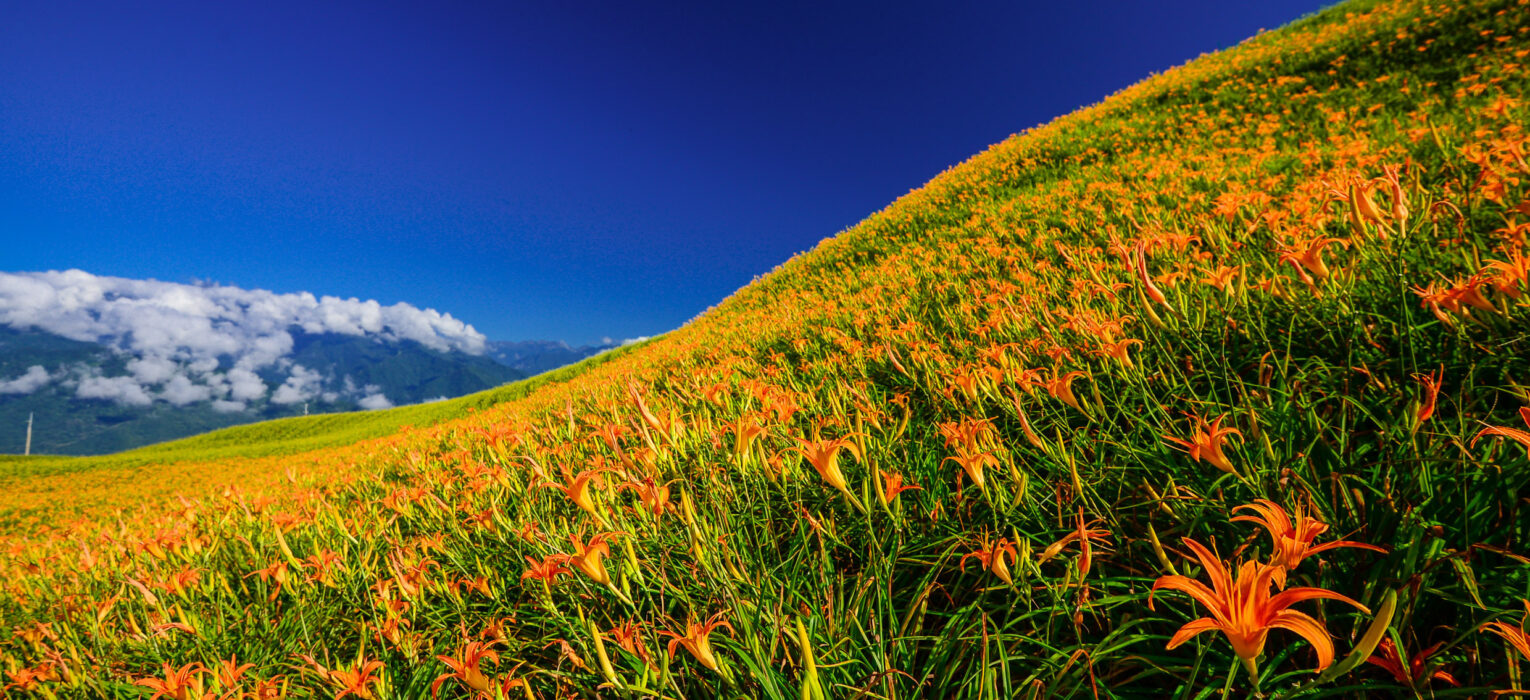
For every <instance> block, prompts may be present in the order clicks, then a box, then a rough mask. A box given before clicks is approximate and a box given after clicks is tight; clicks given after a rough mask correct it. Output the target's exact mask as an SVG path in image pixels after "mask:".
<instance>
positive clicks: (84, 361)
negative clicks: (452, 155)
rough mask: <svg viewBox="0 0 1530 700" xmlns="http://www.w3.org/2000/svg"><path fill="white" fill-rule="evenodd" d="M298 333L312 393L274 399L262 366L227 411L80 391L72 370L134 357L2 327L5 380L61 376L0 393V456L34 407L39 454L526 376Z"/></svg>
mask: <svg viewBox="0 0 1530 700" xmlns="http://www.w3.org/2000/svg"><path fill="white" fill-rule="evenodd" d="M293 338H294V343H293V347H292V350H291V354H290V355H289V356H288V362H289V364H290V365H293V366H300V367H303V368H305V369H306V370H307V371H308V372H310V373H311V375H307V376H311V377H312V378H313V380H314V383H313V385H312V386H311V387H309V389H310V391H311V393H313V394H314V396H313V397H312V398H311V399H293V400H289V401H287V402H285V403H279V402H277V401H276V400H275V398H276V394H275V392H276V391H278V390H279V389H280V387H281V386H282V384H283V383H284V382H283V379H284V377H283V376H282V375H280V374H277V373H274V372H262V373H261V380H262V381H264V382H265V383H266V385H267V389H268V391H267V393H266V396H267V398H264V399H262V400H252V401H249V402H247V403H246V405H245V406H244V407H243V408H241V409H238V410H220V408H219V406H217V405H215V404H214V403H213V402H211V401H208V400H199V401H192V402H189V403H184V404H176V403H172V402H168V401H164V400H155V401H152V402H150V403H148V404H147V405H137V404H131V403H124V402H122V401H118V400H112V399H108V398H82V397H81V396H80V391H79V381H78V380H77V379H75V378H77V377H86V376H100V377H105V378H112V377H123V376H126V375H127V373H128V368H127V363H128V361H129V358H127V357H124V356H122V355H119V354H117V353H114V352H112V351H110V350H109V349H107V348H106V347H104V346H101V345H97V344H93V343H85V342H80V341H76V340H70V339H68V338H63V337H60V336H57V335H53V334H51V333H47V332H44V331H38V330H16V329H14V328H9V327H4V326H0V380H5V379H12V378H15V377H24V376H26V373H27V372H28V370H29V369H30V368H32V367H42V368H45V371H47V372H49V373H51V374H52V375H54V376H55V377H56V378H58V379H57V380H56V381H53V382H49V383H48V384H45V385H43V386H41V387H40V388H38V389H35V390H32V391H30V392H28V393H5V392H0V454H5V453H9V454H20V453H21V452H22V451H23V449H24V443H25V439H26V437H25V431H26V423H27V417H28V416H29V415H32V416H34V419H33V425H34V427H33V437H32V453H33V454H71V455H89V454H104V453H110V452H119V451H122V450H127V449H132V448H135V447H139V446H143V445H149V444H153V443H157V442H163V441H165V440H171V439H175V438H180V437H185V436H188V435H196V434H198V433H204V432H207V431H209V430H215V429H218V428H223V427H227V426H231V425H240V424H244V423H251V422H256V421H262V420H270V419H273V418H281V417H287V416H301V415H304V413H305V412H309V413H333V412H344V411H355V410H358V409H360V408H377V407H382V406H386V405H403V404H413V403H419V402H422V401H429V400H436V399H444V398H454V397H457V396H463V395H465V394H470V393H473V392H476V391H482V390H484V389H489V388H492V387H496V386H499V385H501V384H504V383H506V382H511V381H515V380H517V379H521V378H523V377H525V376H527V375H526V373H523V372H520V371H517V370H514V369H512V368H509V367H506V366H504V365H501V364H499V363H496V362H494V361H493V360H491V359H489V358H488V357H485V356H481V355H477V356H475V355H469V354H467V353H464V352H461V351H457V350H452V351H447V352H443V351H440V350H434V349H431V348H427V347H425V346H423V345H421V344H419V343H417V342H414V341H411V340H398V341H387V342H384V341H379V340H376V339H373V338H367V337H360V336H351V335H340V334H335V333H321V334H308V333H302V332H298V331H294V332H293ZM378 397H381V399H379V398H378Z"/></svg>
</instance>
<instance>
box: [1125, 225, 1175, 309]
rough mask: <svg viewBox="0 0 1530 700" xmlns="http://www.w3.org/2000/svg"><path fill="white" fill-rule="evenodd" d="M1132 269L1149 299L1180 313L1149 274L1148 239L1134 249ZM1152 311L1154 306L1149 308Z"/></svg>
mask: <svg viewBox="0 0 1530 700" xmlns="http://www.w3.org/2000/svg"><path fill="white" fill-rule="evenodd" d="M1132 271H1133V272H1135V273H1136V274H1137V282H1138V283H1140V284H1141V285H1142V290H1143V293H1144V294H1146V295H1147V297H1148V298H1149V299H1152V300H1153V301H1155V302H1158V303H1159V304H1162V305H1163V306H1164V308H1166V309H1168V310H1170V311H1173V312H1174V313H1176V314H1177V313H1179V310H1178V309H1175V308H1174V307H1173V306H1171V305H1169V300H1168V298H1167V297H1165V296H1164V295H1163V290H1161V289H1159V288H1158V285H1156V284H1153V278H1152V276H1151V275H1149V274H1148V269H1147V241H1146V240H1140V241H1137V246H1136V248H1135V249H1134V250H1133V255H1132ZM1152 312H1153V310H1152V308H1151V307H1150V308H1148V313H1149V314H1152ZM1154 318H1157V316H1156V315H1155V316H1154Z"/></svg>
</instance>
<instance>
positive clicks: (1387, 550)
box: [0, 0, 1530, 700]
mask: <svg viewBox="0 0 1530 700" xmlns="http://www.w3.org/2000/svg"><path fill="white" fill-rule="evenodd" d="M1527 64H1530V4H1527V3H1526V2H1523V1H1516V0H1468V1H1465V2H1413V1H1400V2H1390V3H1382V2H1365V1H1359V2H1350V3H1346V4H1343V5H1340V6H1338V7H1335V8H1332V9H1330V10H1327V11H1324V12H1323V13H1320V14H1318V15H1316V16H1313V17H1309V18H1306V19H1303V20H1301V21H1299V22H1297V23H1296V24H1293V25H1291V26H1289V27H1286V28H1284V29H1281V30H1279V31H1275V32H1270V33H1265V34H1261V35H1259V36H1257V37H1254V38H1252V39H1250V40H1248V41H1246V42H1244V43H1243V44H1240V45H1239V46H1237V47H1234V48H1232V49H1229V50H1227V51H1223V52H1220V53H1217V54H1214V55H1209V56H1205V57H1202V58H1200V59H1198V60H1196V61H1193V62H1191V63H1189V64H1187V65H1185V66H1182V67H1179V68H1177V69H1174V70H1172V71H1169V72H1166V73H1163V74H1161V75H1157V76H1154V77H1151V78H1149V79H1147V80H1145V81H1143V82H1141V83H1139V84H1137V85H1135V86H1133V87H1131V88H1128V89H1126V90H1124V91H1122V92H1121V93H1118V94H1116V95H1113V96H1111V97H1109V98H1108V99H1105V100H1103V101H1102V102H1101V103H1099V104H1097V105H1094V106H1091V107H1088V108H1085V109H1083V110H1080V111H1078V112H1076V113H1073V114H1071V115H1068V116H1065V117H1062V118H1060V119H1058V120H1056V121H1054V122H1052V123H1050V124H1047V125H1044V126H1040V127H1037V128H1034V129H1032V130H1029V131H1026V132H1024V133H1021V134H1018V135H1016V136H1013V137H1011V138H1009V139H1007V140H1005V141H1004V142H1002V143H999V144H997V145H995V146H993V147H992V148H990V149H989V150H987V151H985V152H983V153H981V154H979V155H976V156H974V157H973V158H971V159H970V160H968V161H967V162H965V163H962V164H960V165H957V166H955V167H952V168H951V169H949V170H947V171H946V172H944V173H942V174H940V175H939V176H938V177H936V178H935V179H934V180H932V181H931V182H930V183H929V184H927V185H926V186H925V187H923V188H921V189H919V190H916V191H914V192H911V193H909V194H908V195H906V196H904V197H902V198H900V199H898V200H897V201H896V202H894V203H893V204H891V205H890V206H889V207H887V208H886V209H884V210H883V211H881V212H878V213H876V214H874V215H872V216H871V217H869V218H867V219H866V220H865V221H864V222H862V223H861V224H859V225H858V226H856V227H854V228H852V229H850V230H848V231H845V232H843V233H841V234H839V235H838V236H835V237H833V238H830V239H828V240H826V241H824V242H823V243H822V244H821V245H819V246H818V247H817V248H816V249H814V250H812V251H810V252H807V253H804V254H802V255H799V256H797V257H795V258H793V259H792V260H790V261H788V262H786V263H785V264H783V265H782V266H781V267H779V268H778V269H776V270H775V271H773V272H771V273H770V274H768V275H766V276H763V277H761V278H760V279H758V280H756V281H755V282H754V283H753V284H751V285H749V286H748V287H745V288H744V289H742V290H740V291H739V292H737V293H735V294H734V295H733V296H731V297H729V298H728V299H726V300H724V301H722V302H721V303H720V304H719V305H718V306H717V307H715V308H713V309H711V310H708V311H707V312H706V313H704V314H702V315H701V316H700V317H698V318H697V319H695V320H694V321H692V322H691V323H689V324H687V325H686V326H684V327H682V328H680V329H678V330H676V331H673V332H671V333H669V334H667V335H665V336H663V337H661V338H658V339H656V340H654V341H652V342H650V343H648V344H646V345H645V346H643V347H640V348H635V349H633V350H632V351H630V352H626V353H623V354H621V355H620V356H617V357H613V358H611V359H609V360H607V361H604V362H602V363H598V364H596V363H592V364H589V365H587V366H584V367H582V368H581V370H580V371H576V372H568V373H565V374H563V375H560V376H559V377H558V378H557V379H556V380H555V381H547V382H545V383H542V384H540V385H539V386H537V387H536V388H535V390H533V391H529V392H523V393H524V395H523V396H522V395H517V396H516V397H515V398H512V399H511V400H507V401H504V402H500V403H496V404H493V405H491V406H487V407H484V408H481V409H478V410H473V411H464V412H462V413H461V415H459V416H456V417H454V418H452V419H450V420H446V421H445V422H440V423H437V424H434V425H430V426H429V427H422V428H406V429H403V430H399V431H397V432H394V433H392V434H389V435H386V436H383V437H377V438H371V439H367V440H363V441H359V442H355V443H353V444H349V445H345V446H340V447H325V448H322V449H316V450H311V451H306V452H301V453H297V454H274V453H273V454H267V455H264V456H257V457H238V458H234V457H227V458H225V457H222V456H221V453H220V455H218V457H219V458H216V459H213V458H208V457H198V456H197V455H196V454H195V453H194V452H188V451H185V450H183V451H181V452H177V453H176V456H177V459H175V460H167V461H166V463H165V464H163V465H143V466H136V467H134V468H131V469H127V468H112V469H105V468H103V469H100V470H96V471H92V470H91V469H90V468H88V466H77V467H72V468H71V469H70V470H69V471H68V472H61V473H48V472H47V470H37V473H28V474H24V475H21V476H17V477H13V479H12V482H11V485H10V487H8V490H9V491H11V494H10V495H0V523H4V524H5V526H6V527H7V530H6V531H5V532H4V533H3V534H0V552H4V557H3V558H0V574H3V577H0V591H3V592H0V673H3V680H0V687H3V688H4V689H5V691H4V692H5V693H7V694H12V695H16V696H18V697H26V696H28V695H35V696H37V697H46V698H53V697H57V698H95V697H110V698H175V699H176V700H186V699H188V698H198V699H200V698H276V697H296V698H307V697H320V698H342V697H359V698H379V699H380V698H414V697H427V696H443V697H488V698H556V697H597V696H599V697H619V698H649V697H666V698H681V697H685V698H714V697H763V698H801V699H803V700H811V699H823V698H888V699H892V698H1011V697H1020V698H1137V697H1141V698H1169V697H1173V698H1187V699H1189V698H1208V697H1222V696H1224V695H1231V696H1234V697H1245V696H1250V695H1253V694H1255V693H1258V694H1262V695H1263V696H1266V697H1279V698H1297V697H1301V698H1318V697H1354V698H1359V697H1489V696H1491V695H1492V694H1494V693H1499V692H1515V691H1525V690H1526V689H1530V678H1526V676H1527V674H1530V637H1527V634H1526V620H1525V618H1526V616H1527V615H1530V603H1526V602H1525V601H1526V599H1527V598H1530V384H1527V382H1530V279H1527V277H1530V257H1527V255H1530V253H1527V236H1530V162H1527V158H1530V136H1527V134H1526V133H1525V131H1526V125H1527V124H1530V105H1527V103H1526V101H1525V99H1526V87H1527V84H1530V72H1527V67H1526V66H1527ZM786 204H787V205H788V206H789V203H786ZM21 493H24V494H28V495H27V497H26V498H21V497H19V496H17V495H16V494H21ZM23 512H24V513H25V517H17V514H18V513H23Z"/></svg>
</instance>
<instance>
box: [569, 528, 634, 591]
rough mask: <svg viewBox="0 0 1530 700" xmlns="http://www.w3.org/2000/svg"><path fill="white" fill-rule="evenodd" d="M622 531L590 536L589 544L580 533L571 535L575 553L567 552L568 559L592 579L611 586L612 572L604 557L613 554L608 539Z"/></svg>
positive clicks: (570, 538) (570, 539)
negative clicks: (607, 566) (608, 568)
mask: <svg viewBox="0 0 1530 700" xmlns="http://www.w3.org/2000/svg"><path fill="white" fill-rule="evenodd" d="M620 534H623V533H620V532H606V533H602V534H599V535H595V536H593V537H591V538H590V542H589V544H585V543H584V541H583V539H582V538H581V537H580V536H579V535H569V536H568V539H569V541H570V542H572V543H573V545H574V549H575V553H574V554H565V555H564V558H565V560H566V561H568V562H570V563H572V564H573V565H574V567H575V568H577V569H579V570H580V571H582V572H584V575H585V576H589V577H590V580H592V581H594V582H596V583H598V584H600V585H602V586H606V587H608V588H609V587H610V586H611V574H610V573H608V572H607V571H606V564H605V562H604V561H602V558H603V557H609V556H611V545H609V544H607V543H606V541H607V540H609V539H611V538H612V537H615V536H616V535H620Z"/></svg>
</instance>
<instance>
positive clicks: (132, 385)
mask: <svg viewBox="0 0 1530 700" xmlns="http://www.w3.org/2000/svg"><path fill="white" fill-rule="evenodd" d="M74 395H75V396H78V397H80V398H82V399H107V400H111V401H116V402H117V403H120V404H123V405H124V406H148V405H149V404H152V403H154V398H153V397H151V396H149V392H147V391H144V389H143V387H141V386H139V385H138V382H136V381H134V380H133V378H132V377H130V376H127V375H122V376H120V377H102V376H99V375H98V376H94V377H86V378H84V379H81V380H80V386H79V387H77V388H76V389H75V391H74Z"/></svg>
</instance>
